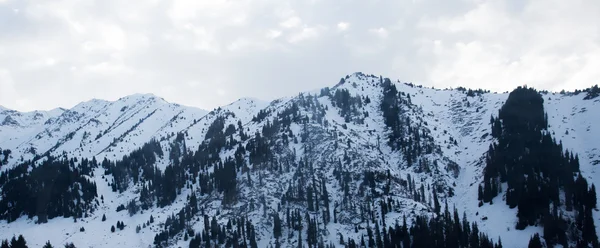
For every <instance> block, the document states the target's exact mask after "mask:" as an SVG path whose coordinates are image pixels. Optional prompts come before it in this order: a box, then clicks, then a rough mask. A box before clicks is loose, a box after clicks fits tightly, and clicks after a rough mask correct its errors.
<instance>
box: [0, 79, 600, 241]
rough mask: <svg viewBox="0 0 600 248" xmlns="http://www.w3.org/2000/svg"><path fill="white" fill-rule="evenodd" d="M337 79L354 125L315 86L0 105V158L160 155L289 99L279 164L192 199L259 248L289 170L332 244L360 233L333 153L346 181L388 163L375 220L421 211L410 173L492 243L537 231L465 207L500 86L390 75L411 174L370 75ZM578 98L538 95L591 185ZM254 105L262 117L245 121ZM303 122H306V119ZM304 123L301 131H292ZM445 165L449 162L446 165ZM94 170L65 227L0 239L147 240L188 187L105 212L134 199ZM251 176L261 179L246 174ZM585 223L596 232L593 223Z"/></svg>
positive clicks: (589, 145)
mask: <svg viewBox="0 0 600 248" xmlns="http://www.w3.org/2000/svg"><path fill="white" fill-rule="evenodd" d="M344 81H345V82H344V83H340V84H337V85H335V86H333V87H331V88H330V89H329V90H330V91H331V92H335V91H336V90H342V89H344V90H347V91H348V92H349V93H350V95H351V96H353V97H360V98H361V99H365V98H369V99H370V103H368V104H367V103H365V104H364V105H363V106H362V107H361V108H360V110H359V111H358V114H357V116H355V117H356V118H358V119H362V122H359V121H350V122H347V121H346V120H345V118H344V116H342V115H341V112H340V109H339V107H336V106H334V105H335V103H334V102H333V101H332V99H331V97H330V96H327V95H321V94H320V91H318V90H317V91H311V92H305V93H301V94H299V95H297V96H293V97H285V98H281V99H278V100H275V101H273V102H270V103H267V102H262V101H260V100H256V99H249V98H243V99H240V100H238V101H236V102H233V103H231V104H229V105H226V106H222V107H220V108H217V109H215V110H213V111H211V112H206V111H204V110H200V109H195V108H191V107H185V106H181V105H178V104H173V103H168V102H166V101H164V100H162V99H161V98H159V97H156V96H153V95H132V96H127V97H124V98H121V99H119V100H117V101H114V102H108V101H103V100H91V101H88V102H84V103H81V104H79V105H77V106H75V107H74V108H72V109H68V110H67V109H57V110H53V111H49V112H43V111H34V112H29V113H19V112H16V111H11V110H6V109H0V147H1V148H2V149H11V150H12V151H13V154H11V158H10V159H9V164H8V166H4V167H3V168H6V167H9V166H11V165H14V164H17V163H19V161H20V160H21V157H23V159H30V158H33V157H34V156H35V155H36V154H37V155H40V154H44V153H46V152H48V153H50V154H53V155H55V156H60V155H66V156H68V157H86V158H91V157H96V159H98V160H101V159H103V158H108V159H110V160H116V159H120V158H121V157H122V156H123V155H127V154H129V153H130V152H131V151H133V150H134V149H137V148H139V147H141V146H142V145H143V144H144V143H145V142H148V141H149V140H151V139H156V140H159V141H160V143H161V146H162V147H163V150H164V151H165V153H166V154H168V150H169V149H170V144H171V143H172V142H173V141H174V140H175V136H176V134H177V133H183V134H184V135H185V142H186V147H187V149H188V151H196V150H198V147H199V146H200V144H201V143H202V142H203V141H204V137H205V136H206V132H207V130H208V127H209V126H210V125H211V124H212V123H213V122H214V120H215V119H216V118H217V117H224V118H225V127H227V126H228V125H230V124H231V125H234V126H236V127H237V126H238V123H239V124H241V126H242V127H243V129H244V132H245V133H246V134H248V135H250V136H251V137H253V136H254V134H255V133H257V132H260V131H261V130H262V129H263V127H265V126H266V125H267V123H273V121H274V120H275V119H277V118H279V117H278V115H279V114H281V113H285V111H286V110H288V109H290V108H292V107H294V106H300V107H299V110H298V111H299V113H300V116H303V117H306V118H308V119H310V120H311V122H308V123H309V124H300V123H301V122H292V123H291V125H290V126H289V130H288V131H286V132H289V133H292V134H293V135H294V136H295V137H298V138H297V139H298V140H299V141H297V142H293V141H290V142H284V141H283V139H282V138H277V139H276V141H275V142H274V143H273V147H272V149H273V150H275V151H276V155H275V160H277V162H278V163H281V164H283V165H284V166H286V165H287V166H289V169H284V170H282V171H281V172H277V173H275V172H266V173H258V172H257V171H256V170H251V173H250V176H249V177H250V181H248V180H247V178H246V177H245V176H238V186H239V188H240V193H239V195H240V196H239V202H238V203H237V204H236V205H235V206H233V207H232V208H228V209H222V208H221V203H220V201H221V198H220V196H219V195H212V196H206V197H204V198H200V199H199V200H200V201H201V202H202V203H203V204H204V206H205V207H206V211H207V213H208V214H209V215H214V214H216V213H217V211H218V212H219V213H220V217H219V221H220V222H224V221H226V218H225V217H226V216H228V215H238V214H242V213H243V214H244V215H246V216H248V217H249V218H250V219H251V220H252V222H253V224H254V225H256V227H257V228H258V230H257V235H258V237H259V247H266V246H268V245H273V244H274V238H273V236H272V233H271V231H272V226H271V225H272V219H271V218H270V217H268V216H264V215H263V211H264V212H269V213H270V212H276V211H277V208H278V205H279V204H280V203H281V196H282V194H284V193H285V192H286V190H287V189H288V187H290V186H291V185H295V184H297V183H311V180H312V179H307V180H305V181H299V180H298V179H297V178H296V175H297V174H298V173H308V174H309V175H310V176H311V177H314V178H316V181H317V182H318V183H319V184H322V183H324V184H326V186H327V189H328V192H329V194H330V198H331V202H332V203H333V202H335V203H337V204H339V205H340V207H339V208H338V209H337V210H338V211H340V212H339V215H338V218H339V219H340V223H329V224H328V225H327V226H326V227H323V228H324V230H325V232H326V233H327V235H326V236H327V237H328V238H329V240H330V241H332V242H333V243H334V244H337V240H338V239H339V236H338V234H343V235H344V237H350V238H354V239H357V240H359V239H360V236H359V234H356V233H354V226H355V224H358V225H360V228H361V230H362V228H364V227H365V224H364V223H359V222H360V219H358V213H356V211H355V210H354V211H351V210H349V209H346V208H342V207H341V205H342V203H343V202H344V193H343V191H344V189H342V187H341V186H340V185H339V184H338V182H337V181H336V179H335V176H334V173H335V172H334V168H335V167H336V165H337V163H338V161H342V160H343V159H344V157H349V158H351V159H350V161H349V162H348V163H346V162H344V163H343V166H342V167H343V170H344V171H346V172H348V173H349V175H352V177H354V178H361V175H363V173H364V172H365V171H373V172H376V173H381V174H382V175H383V174H385V173H387V172H389V173H390V175H391V177H392V178H394V182H393V183H392V185H391V192H394V194H393V195H392V198H393V200H394V201H397V202H399V203H400V206H401V207H400V208H398V209H396V211H395V212H393V213H390V214H388V215H386V222H387V223H394V222H395V221H397V220H400V221H401V219H402V216H403V215H407V216H408V217H409V221H410V217H414V216H415V215H422V214H425V215H427V214H431V213H432V208H433V202H432V201H431V199H425V201H423V202H419V201H415V200H414V199H412V198H411V196H410V195H409V192H408V190H407V189H406V187H405V186H402V185H403V184H402V183H403V182H405V181H406V180H407V178H408V176H409V175H410V177H411V178H412V179H413V180H414V181H416V185H417V187H420V186H421V185H423V186H424V188H426V190H425V194H426V195H428V196H430V195H431V194H432V191H431V190H430V186H432V187H433V186H435V187H438V188H439V189H440V190H439V191H438V195H439V196H440V197H442V199H447V200H448V203H449V205H450V208H452V206H456V207H457V208H458V209H459V211H460V212H463V211H464V212H466V214H467V216H468V218H469V220H470V221H477V222H478V224H479V228H480V230H481V231H483V232H486V233H488V234H489V235H490V238H493V239H495V240H496V239H497V238H498V237H501V238H502V242H503V244H504V245H505V247H523V246H524V245H525V244H526V242H527V241H528V240H529V238H530V237H531V235H532V234H534V233H536V232H541V231H542V229H541V227H528V228H527V229H525V230H523V231H518V230H515V229H514V226H515V223H516V209H509V208H508V207H507V206H506V205H505V204H504V203H503V201H502V200H501V199H494V204H492V205H489V204H486V205H484V206H482V207H478V206H477V203H478V201H477V185H478V184H479V183H480V182H481V180H482V170H483V168H484V166H485V165H484V162H483V156H484V153H485V152H486V151H487V149H488V147H489V145H490V144H491V142H492V138H491V134H490V117H491V116H492V115H493V116H496V115H497V113H498V110H499V108H500V107H501V106H502V104H503V103H504V101H505V100H506V98H507V97H508V94H496V93H483V94H478V95H475V96H467V94H466V92H464V91H462V90H458V89H444V90H441V89H432V88H424V87H421V86H416V85H412V84H406V83H402V82H400V81H396V82H395V85H396V87H397V89H398V91H399V92H403V93H404V94H407V95H409V96H410V100H411V104H409V105H406V106H405V109H404V110H403V111H404V112H403V117H404V118H406V119H409V120H410V123H411V124H410V125H411V128H415V129H417V130H419V132H420V133H423V134H427V136H430V137H431V138H432V140H426V141H423V142H424V145H426V144H431V145H432V146H434V147H435V149H433V152H431V153H428V154H423V155H421V156H420V159H421V160H424V161H426V163H427V162H428V163H430V164H431V168H430V169H429V170H428V171H423V169H422V168H420V167H419V166H409V165H407V164H406V162H405V157H404V155H403V154H401V153H400V152H398V151H393V150H392V149H391V148H390V147H389V146H388V145H386V140H385V139H386V136H387V134H389V130H388V129H387V127H386V126H385V124H384V117H383V116H382V113H381V110H380V109H379V104H380V102H381V96H382V93H383V89H382V86H381V82H380V77H376V76H368V75H364V74H362V73H356V74H352V75H349V76H347V77H346V78H345V80H344ZM583 97H584V96H583V95H561V94H553V93H548V94H545V95H544V100H545V103H544V104H545V105H544V107H545V111H546V112H547V113H548V117H549V125H550V128H549V129H550V131H551V132H553V136H554V137H555V138H556V139H557V140H561V141H562V142H563V145H564V147H565V148H567V149H569V150H570V151H574V152H576V153H578V154H579V156H580V159H581V170H582V172H583V174H584V176H586V177H587V178H588V180H590V181H591V182H593V183H599V182H600V177H598V176H596V173H600V172H596V170H597V169H596V166H595V165H598V164H600V140H599V139H598V137H600V130H599V129H598V128H597V127H594V124H595V123H597V121H598V118H599V117H598V114H597V113H598V112H599V107H600V106H599V104H600V103H599V102H600V99H595V100H594V99H593V100H583ZM259 113H261V115H264V116H262V117H261V118H258V119H254V117H256V116H258V115H259ZM364 113H367V114H364ZM321 114H323V115H322V116H321ZM359 117H360V118H359ZM253 119H254V120H253ZM313 119H318V121H312V120H313ZM317 122H320V123H317ZM596 126H597V125H596ZM308 131H309V132H308ZM286 132H281V133H278V134H277V135H280V136H281V137H283V135H282V134H283V133H286ZM305 132H306V133H309V134H307V136H306V138H303V139H300V138H299V137H300V136H302V134H303V133H305ZM277 137H279V136H277ZM290 137H291V136H290ZM233 138H234V139H236V140H238V141H239V142H242V144H243V145H247V144H248V142H249V141H248V140H245V141H244V140H242V139H241V137H240V136H239V135H238V134H237V133H236V134H235V135H233ZM234 151H235V150H223V151H222V152H221V157H227V156H232V155H233V153H234ZM300 160H304V161H305V162H306V161H307V160H308V161H310V162H312V169H311V171H299V169H297V165H298V163H299V161H300ZM157 163H158V165H159V168H161V169H162V168H165V167H166V165H167V164H169V160H168V159H167V158H164V157H163V158H162V159H159V161H158V162H157ZM455 165H457V167H456V168H458V169H457V170H455V169H453V168H455V167H454V166H455ZM94 174H95V177H94V178H93V179H94V180H95V181H96V182H97V185H98V194H99V195H102V196H103V198H104V202H102V204H101V205H100V210H98V211H97V212H95V213H94V214H93V215H92V216H90V217H88V218H84V219H83V220H80V221H79V222H78V223H76V224H74V223H73V220H72V219H62V218H55V219H52V220H50V221H49V222H48V223H45V224H42V225H36V224H34V221H33V220H29V219H26V218H25V217H23V218H21V219H20V220H18V221H16V222H13V223H10V224H7V223H6V222H0V234H1V235H0V238H2V239H4V238H10V237H12V235H13V234H15V233H22V234H23V235H24V236H25V237H26V239H27V240H28V243H29V244H31V245H33V246H41V245H42V244H43V243H44V242H46V240H50V241H51V242H52V243H53V244H54V245H60V244H62V243H64V242H66V241H72V242H74V243H75V244H76V245H77V246H78V247H122V246H131V247H149V246H152V242H153V238H154V236H155V234H156V233H158V232H159V231H161V225H162V224H161V223H163V222H164V221H165V219H166V217H167V216H169V215H170V214H172V213H176V212H177V211H179V210H180V209H181V208H183V207H184V205H185V202H186V199H187V197H188V196H189V195H190V194H192V193H194V190H193V189H188V188H184V189H183V190H182V192H181V194H180V195H179V196H178V197H177V200H176V202H175V203H174V204H172V205H170V206H168V207H165V208H153V209H150V210H149V211H145V212H143V213H138V214H136V215H134V216H132V217H130V216H129V215H128V214H127V213H126V211H122V212H115V211H114V209H116V207H117V206H118V205H120V204H126V203H127V202H128V201H129V200H132V199H136V197H137V196H138V194H139V192H138V191H139V187H132V188H130V189H129V190H128V191H126V192H125V193H124V194H116V193H113V192H112V191H111V189H110V187H109V186H108V183H107V182H110V180H111V176H107V177H106V178H104V177H103V176H102V174H103V173H102V170H101V169H97V171H96V172H95V173H94ZM259 178H260V179H261V180H262V184H259V183H257V182H258V181H259ZM361 181H362V179H360V180H356V181H354V182H353V184H352V185H350V186H349V190H350V191H351V192H352V193H351V194H352V195H353V197H354V198H353V200H352V204H364V203H369V200H367V199H368V198H367V197H366V196H365V197H362V196H361V195H362V193H361V192H362V191H364V186H363V185H361V183H360V182H361ZM377 187H378V189H377V190H382V188H383V186H382V185H378V186H377ZM451 192H452V193H451ZM263 198H265V199H266V200H265V201H264V202H266V204H261V203H260V202H261V199H263ZM429 198H431V197H429ZM376 200H377V198H376ZM251 202H252V203H253V204H255V205H257V207H256V209H255V210H252V211H248V210H247V207H248V206H249V205H250V203H251ZM442 202H443V201H442ZM496 202H497V203H496ZM296 207H302V206H300V205H298V206H296ZM332 208H333V207H332ZM342 210H343V211H342ZM280 213H281V212H280ZM102 214H106V216H107V219H108V220H107V222H106V223H104V222H101V221H100V218H101V216H102ZM150 215H152V216H153V217H154V218H155V222H154V224H152V225H150V227H148V228H144V229H142V230H141V232H140V233H136V232H135V230H134V229H135V226H136V225H140V224H142V223H144V222H146V221H147V220H148V219H149V216H150ZM595 216H596V221H597V222H596V223H598V221H600V215H599V214H598V213H597V212H596V214H595ZM116 220H123V221H124V222H125V224H126V225H127V228H125V230H123V231H118V232H117V233H114V234H113V233H110V230H109V228H110V225H114V224H115V223H114V222H116ZM599 226H600V225H599ZM80 227H84V228H85V230H86V231H85V232H79V228H80ZM192 227H193V228H194V229H195V230H196V231H200V230H201V229H202V228H203V223H202V221H197V222H194V223H192ZM597 229H599V230H600V228H599V227H598V226H597ZM15 230H18V231H15ZM40 233H43V234H40ZM292 236H293V237H292V238H289V239H288V238H287V237H288V235H287V233H284V234H283V238H282V242H283V243H284V246H290V247H291V246H294V244H295V242H296V241H295V238H296V236H294V235H292ZM177 237H178V240H175V241H174V242H172V243H171V244H172V245H173V246H174V247H178V246H180V247H186V246H187V243H188V242H185V241H183V235H181V234H180V235H179V236H177Z"/></svg>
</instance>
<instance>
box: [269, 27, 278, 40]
mask: <svg viewBox="0 0 600 248" xmlns="http://www.w3.org/2000/svg"><path fill="white" fill-rule="evenodd" d="M279 36H281V31H279V30H273V29H271V30H269V31H267V38H269V39H275V38H277V37H279Z"/></svg>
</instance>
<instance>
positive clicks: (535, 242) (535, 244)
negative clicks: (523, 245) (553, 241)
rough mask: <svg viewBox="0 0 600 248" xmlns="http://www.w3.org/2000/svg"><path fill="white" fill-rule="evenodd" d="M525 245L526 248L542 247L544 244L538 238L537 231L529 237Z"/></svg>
mask: <svg viewBox="0 0 600 248" xmlns="http://www.w3.org/2000/svg"><path fill="white" fill-rule="evenodd" d="M527 247H528V248H543V247H544V246H543V245H542V240H540V235H539V234H537V233H536V234H535V235H533V237H531V239H529V245H528V246H527Z"/></svg>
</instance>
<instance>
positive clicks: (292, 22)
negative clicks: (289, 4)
mask: <svg viewBox="0 0 600 248" xmlns="http://www.w3.org/2000/svg"><path fill="white" fill-rule="evenodd" d="M301 24H302V20H300V18H299V17H297V16H293V17H290V18H288V19H287V20H285V21H283V22H281V23H279V26H281V27H284V28H295V27H298V26H300V25H301Z"/></svg>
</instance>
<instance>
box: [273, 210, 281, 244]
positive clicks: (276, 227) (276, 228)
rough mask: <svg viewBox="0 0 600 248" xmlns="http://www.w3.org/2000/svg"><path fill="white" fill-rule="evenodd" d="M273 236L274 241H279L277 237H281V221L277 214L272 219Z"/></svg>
mask: <svg viewBox="0 0 600 248" xmlns="http://www.w3.org/2000/svg"><path fill="white" fill-rule="evenodd" d="M273 236H275V238H276V239H279V237H281V219H280V218H279V214H277V213H276V214H275V216H274V218H273Z"/></svg>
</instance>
